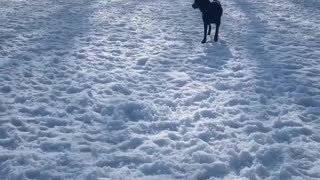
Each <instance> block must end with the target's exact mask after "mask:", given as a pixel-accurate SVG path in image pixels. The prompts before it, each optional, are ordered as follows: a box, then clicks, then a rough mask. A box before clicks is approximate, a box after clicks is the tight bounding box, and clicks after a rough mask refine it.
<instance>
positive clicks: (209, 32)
mask: <svg viewBox="0 0 320 180" xmlns="http://www.w3.org/2000/svg"><path fill="white" fill-rule="evenodd" d="M210 34H211V24H209V31H208V35H209V36H210Z"/></svg>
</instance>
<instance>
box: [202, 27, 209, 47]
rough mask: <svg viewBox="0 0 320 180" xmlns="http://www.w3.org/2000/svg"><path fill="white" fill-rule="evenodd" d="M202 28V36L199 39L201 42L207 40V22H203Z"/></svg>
mask: <svg viewBox="0 0 320 180" xmlns="http://www.w3.org/2000/svg"><path fill="white" fill-rule="evenodd" d="M203 29H204V36H203V40H202V41H201V43H202V44H204V43H206V42H207V29H208V24H206V23H203Z"/></svg>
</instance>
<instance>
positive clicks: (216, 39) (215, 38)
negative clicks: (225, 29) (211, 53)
mask: <svg viewBox="0 0 320 180" xmlns="http://www.w3.org/2000/svg"><path fill="white" fill-rule="evenodd" d="M219 27H220V21H218V22H217V23H216V33H215V35H214V41H215V42H217V41H218V36H219Z"/></svg>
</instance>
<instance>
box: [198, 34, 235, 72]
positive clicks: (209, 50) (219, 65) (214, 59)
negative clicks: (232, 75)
mask: <svg viewBox="0 0 320 180" xmlns="http://www.w3.org/2000/svg"><path fill="white" fill-rule="evenodd" d="M208 37H209V39H208V41H207V43H206V44H205V45H204V46H205V55H204V56H202V57H201V59H200V60H198V63H200V64H203V65H206V66H207V67H209V68H214V69H217V70H221V69H223V68H224V65H225V64H227V62H228V61H229V60H230V59H231V58H232V53H231V51H230V48H229V45H228V43H227V42H226V41H224V40H223V39H219V41H218V42H214V40H213V36H212V37H211V36H208Z"/></svg>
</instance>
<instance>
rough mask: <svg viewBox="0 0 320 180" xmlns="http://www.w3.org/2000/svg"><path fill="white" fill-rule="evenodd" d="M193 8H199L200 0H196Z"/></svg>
mask: <svg viewBox="0 0 320 180" xmlns="http://www.w3.org/2000/svg"><path fill="white" fill-rule="evenodd" d="M192 7H193V9H198V8H199V7H200V6H199V0H194V3H193V4H192Z"/></svg>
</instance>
